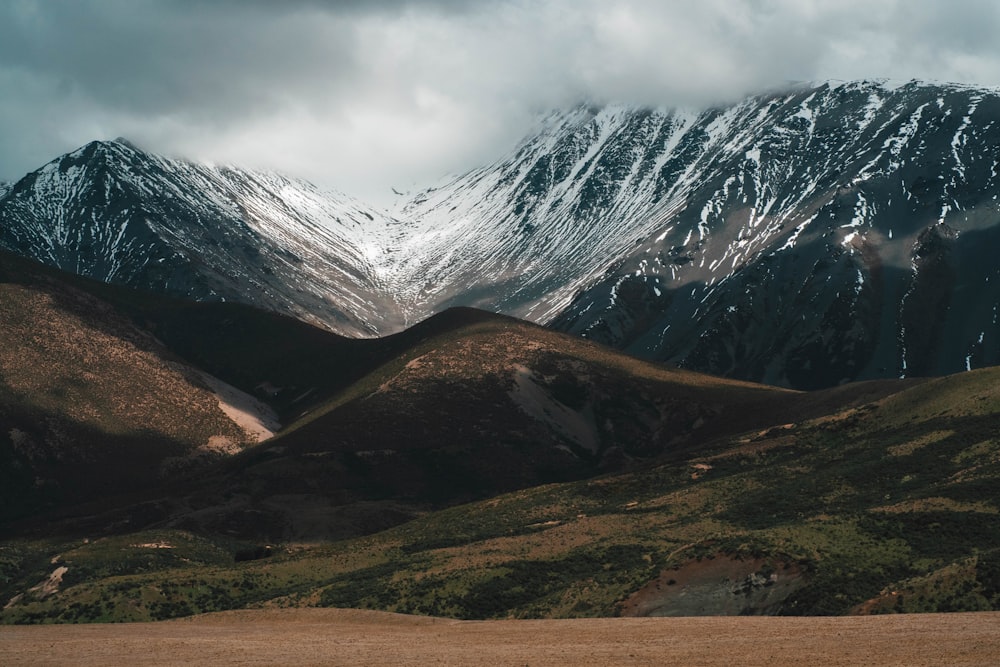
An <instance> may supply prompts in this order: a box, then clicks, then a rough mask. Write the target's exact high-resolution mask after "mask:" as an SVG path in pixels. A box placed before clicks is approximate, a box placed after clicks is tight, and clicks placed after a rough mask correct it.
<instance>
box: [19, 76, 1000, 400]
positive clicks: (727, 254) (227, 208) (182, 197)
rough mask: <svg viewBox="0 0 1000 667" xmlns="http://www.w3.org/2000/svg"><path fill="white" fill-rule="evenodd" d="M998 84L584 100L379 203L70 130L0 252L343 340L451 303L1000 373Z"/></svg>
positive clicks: (739, 355)
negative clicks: (520, 136) (514, 143)
mask: <svg viewBox="0 0 1000 667" xmlns="http://www.w3.org/2000/svg"><path fill="white" fill-rule="evenodd" d="M997 121H1000V94H998V92H997V91H994V90H984V89H976V88H970V87H961V86H950V85H935V84H923V83H917V82H911V83H908V84H904V85H897V84H890V83H887V82H878V81H875V82H846V83H825V84H820V85H810V86H801V87H798V88H795V89H792V90H788V91H784V92H777V93H770V94H764V95H758V96H755V97H751V98H748V99H746V100H744V101H742V102H740V103H738V104H734V105H731V106H728V107H719V108H713V109H708V110H704V111H698V112H693V111H678V110H670V109H637V108H629V107H623V106H607V107H603V108H592V107H588V106H581V107H578V108H576V109H571V110H569V111H565V112H560V113H555V114H552V115H550V116H549V117H548V118H546V119H545V120H544V122H542V123H541V125H540V128H539V130H538V132H537V133H535V134H534V135H532V136H530V137H529V138H528V139H527V140H525V141H524V142H523V143H522V144H521V145H520V146H518V147H517V148H515V149H514V150H513V151H511V152H510V153H509V154H508V155H506V156H505V157H503V158H501V159H500V160H498V161H497V162H495V163H494V164H492V165H488V166H486V167H482V168H479V169H476V170H473V171H471V172H469V173H468V174H466V175H464V176H461V177H459V178H456V179H453V180H451V181H449V182H446V183H444V184H443V185H441V186H440V187H437V188H433V189H430V190H427V191H424V192H422V193H420V194H418V195H416V196H415V197H413V198H412V199H411V200H410V201H409V202H407V203H406V204H404V205H403V206H401V207H400V208H399V210H397V211H396V213H395V214H394V215H389V214H385V213H378V212H376V211H374V210H372V209H369V208H367V207H365V206H364V205H362V204H359V203H357V202H354V201H353V200H350V199H349V198H347V197H344V196H342V195H337V194H335V193H327V192H321V191H318V190H317V189H316V188H314V187H312V186H310V185H308V184H306V183H303V182H300V181H294V180H291V179H287V178H283V177H281V176H277V175H274V174H258V173H253V172H248V171H244V170H240V169H236V168H212V167H205V166H199V165H193V164H190V163H186V162H181V161H176V160H166V159H164V158H160V157H156V156H152V155H148V154H144V153H141V152H140V151H137V150H135V149H134V148H133V147H131V146H129V145H128V144H127V143H122V142H110V143H95V144H90V145H88V146H87V147H84V148H83V149H80V150H79V151H76V152H75V153H72V154H70V155H68V156H64V157H63V158H60V159H59V160H56V161H54V162H52V163H50V164H49V165H47V166H46V167H44V168H43V169H41V170H39V171H37V172H34V173H33V174H29V175H28V176H27V177H25V179H22V180H21V181H20V182H18V183H16V184H15V185H14V186H13V187H12V189H11V190H10V191H9V193H8V194H7V195H6V196H5V197H3V196H0V222H2V225H3V228H2V230H0V244H2V245H3V246H4V247H8V248H11V249H13V250H15V251H16V252H20V253H22V254H26V255H29V256H32V257H35V258H38V259H41V260H42V261H45V262H48V263H51V264H55V265H57V266H61V267H63V268H68V269H70V270H74V271H77V272H79V273H84V274H86V275H92V276H95V277H99V278H101V279H104V280H111V281H117V282H123V283H126V284H130V285H133V286H138V287H147V288H152V289H158V290H166V291H169V292H173V293H177V294H182V295H185V296H189V297H193V298H199V299H210V298H216V299H218V298H226V299H238V300H241V301H246V302H250V303H254V304H257V305H260V306H262V307H265V308H269V309H272V310H277V311H279V312H287V313H290V314H293V315H296V316H298V317H300V318H303V319H307V320H309V321H312V322H316V323H318V324H322V325H323V326H326V327H327V328H330V329H333V330H334V331H338V332H342V333H347V334H351V335H373V334H384V333H388V332H391V331H395V330H398V329H399V328H401V327H403V326H405V325H407V324H410V323H413V322H415V321H417V320H419V319H422V318H424V317H426V316H428V315H430V314H431V313H434V312H438V311H440V310H443V309H444V308H446V307H448V306H452V305H471V306H477V307H480V308H484V309H487V310H493V311H496V312H502V313H507V314H512V315H516V316H520V317H524V318H527V319H530V320H534V321H537V322H540V323H545V324H549V325H551V326H553V327H556V328H559V329H562V330H565V331H571V332H575V333H578V334H580V335H583V336H586V337H589V338H592V339H595V340H600V341H603V342H605V343H608V344H610V345H613V346H616V347H619V348H622V349H625V350H627V351H629V352H631V353H634V354H636V355H638V356H642V357H645V358H652V359H658V360H664V361H670V362H674V363H678V364H681V365H684V366H688V367H691V368H695V369H699V370H705V371H710V372H714V373H717V374H721V375H729V376H735V377H740V378H745V379H752V380H762V381H766V382H773V383H777V384H783V385H790V386H795V387H815V386H829V385H832V384H837V383H839V382H842V381H845V380H852V379H863V378H872V377H889V376H898V375H920V374H937V373H947V372H953V371H958V370H962V369H963V368H973V367H978V366H981V365H986V364H993V363H1000V331H998V330H997V312H998V309H1000V280H998V276H997V275H996V274H997V271H998V267H997V266H996V263H995V262H994V261H993V259H992V257H991V248H992V247H995V243H996V242H997V241H998V240H1000V238H998V237H1000V224H998V223H1000V208H998V202H997V196H998V193H1000V178H998V175H997V169H998V165H1000V123H998V122H997Z"/></svg>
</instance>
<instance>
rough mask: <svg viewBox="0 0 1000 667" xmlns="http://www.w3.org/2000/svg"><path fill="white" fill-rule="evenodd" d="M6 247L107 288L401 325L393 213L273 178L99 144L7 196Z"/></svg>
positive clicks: (366, 331) (331, 322)
mask: <svg viewBox="0 0 1000 667" xmlns="http://www.w3.org/2000/svg"><path fill="white" fill-rule="evenodd" d="M0 221H2V226H0V245H2V246H3V247H5V248H8V249H11V250H13V251H15V252H17V253H20V254H23V255H26V256H29V257H32V258H35V259H38V260H40V261H42V262H44V263H46V264H50V265H52V266H56V267H59V268H62V269H66V270H69V271H73V272H75V273H78V274H81V275H85V276H89V277H93V278H97V279H99V280H103V281H105V282H112V283H119V284H125V285H129V286H132V287H138V288H144V289H151V290H155V291H162V292H166V293H169V294H174V295H179V296H184V297H189V298H193V299H199V300H233V301H241V302H245V303H250V304H254V305H257V306H260V307H262V308H266V309H269V310H274V311H277V312H283V313H287V314H291V315H293V316H296V317H299V318H300V319H304V320H307V321H311V322H314V323H317V324H321V325H324V326H326V327H328V328H331V329H334V330H336V331H338V332H341V333H346V334H350V335H373V334H378V333H382V332H384V331H385V327H387V326H388V325H387V323H392V322H394V321H395V315H394V308H393V301H392V300H391V299H386V298H385V296H384V295H385V293H386V289H385V286H384V285H383V284H382V283H381V282H380V278H379V276H380V275H381V274H383V273H384V271H382V270H380V268H379V266H378V263H379V262H380V261H381V260H382V257H383V255H384V253H383V252H382V247H383V246H384V243H382V242H381V241H380V240H379V239H380V234H383V233H385V232H387V231H388V230H389V228H390V225H389V222H388V221H387V220H386V219H385V218H384V216H383V214H381V213H379V212H378V211H376V210H375V209H373V208H370V207H368V206H365V205H364V204H361V203H359V202H357V201H354V200H352V199H351V198H349V197H347V196H345V195H340V194H338V193H332V192H323V191H320V190H318V189H317V188H315V187H314V186H312V185H311V184H309V183H306V182H303V181H298V180H294V179H289V178H285V177H284V176H280V175H277V174H273V173H260V172H253V171H247V170H243V169H239V168H235V167H209V166H204V165H199V164H194V163H190V162H185V161H182V160H172V159H167V158H163V157H160V156H156V155H151V154H149V153H145V152H143V151H140V150H138V149H137V148H135V147H134V146H132V145H131V144H129V143H128V142H127V141H124V140H117V141H109V142H102V141H97V142H93V143H90V144H88V145H86V146H84V147H82V148H80V149H79V150H77V151H74V152H72V153H69V154H68V155H64V156H62V157H60V158H58V159H56V160H53V161H52V162H50V163H48V164H47V165H45V166H44V167H42V168H41V169H39V170H37V171H35V172H33V173H31V174H28V175H27V176H25V177H24V178H23V179H21V180H20V181H19V182H17V183H16V184H14V186H13V187H12V188H11V189H10V191H9V192H8V193H7V196H6V197H4V198H3V199H2V200H0Z"/></svg>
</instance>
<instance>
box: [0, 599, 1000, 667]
mask: <svg viewBox="0 0 1000 667" xmlns="http://www.w3.org/2000/svg"><path fill="white" fill-rule="evenodd" d="M0 662H2V663H3V664H4V665H69V664H72V665H109V664H112V665H113V664H143V665H192V664H212V665H289V664H295V665H393V666H398V665H441V664H444V665H621V664H629V665H671V664H676V665H688V666H692V667H697V666H703V665H733V664H739V665H751V666H752V665H791V666H794V665H809V666H811V667H812V666H815V665H906V666H909V667H914V666H919V665H950V666H951V667H959V666H962V665H997V664H1000V613H994V612H990V613H974V614H919V615H898V616H868V617H857V616H855V617H840V618H775V617H735V618H734V617H728V618H726V617H707V618H690V617H689V618H613V619H586V620H564V621H563V620H560V621H484V622H470V621H451V620H444V619H432V618H422V617H411V616H400V615H395V614H385V613H379V612H364V611H352V610H336V609H295V610H273V611H272V610H266V611H264V610H261V611H237V612H227V613H221V614H208V615H205V616H199V617H194V618H189V619H181V620H176V621H167V622H161V623H133V624H121V625H76V626H66V625H63V626H30V627H25V626H20V627H10V626H8V627H0Z"/></svg>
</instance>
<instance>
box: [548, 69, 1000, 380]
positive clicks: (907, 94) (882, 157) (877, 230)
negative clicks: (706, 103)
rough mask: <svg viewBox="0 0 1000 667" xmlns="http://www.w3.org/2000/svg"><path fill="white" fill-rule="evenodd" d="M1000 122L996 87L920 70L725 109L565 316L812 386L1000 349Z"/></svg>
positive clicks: (566, 321) (673, 165)
mask: <svg viewBox="0 0 1000 667" xmlns="http://www.w3.org/2000/svg"><path fill="white" fill-rule="evenodd" d="M673 118H676V116H670V115H666V116H664V123H665V124H670V123H673V124H676V123H677V122H678V121H676V120H672V119H673ZM998 120H1000V95H998V93H997V92H996V91H985V90H977V89H973V88H965V87H957V86H936V85H925V84H918V83H910V84H906V85H903V86H898V87H897V86H892V85H889V84H886V83H878V82H869V83H846V84H840V85H831V84H827V85H822V86H819V87H813V88H804V89H801V90H798V91H795V92H792V93H787V94H780V95H766V96H760V97H755V98H751V99H749V100H746V101H745V102H743V103H741V104H738V105H735V106H733V107H731V108H727V109H716V110H712V111H708V112H705V113H703V114H701V115H700V116H699V117H698V118H696V119H695V120H694V121H693V122H692V123H691V125H690V127H689V129H688V130H687V131H686V132H685V133H684V136H683V137H682V138H681V140H680V141H679V142H678V143H677V145H676V147H675V148H673V150H672V151H670V153H671V155H672V156H673V158H671V159H668V160H667V161H666V163H665V165H666V166H665V167H664V168H662V169H661V177H662V179H661V180H660V181H659V183H658V190H657V192H658V193H660V192H662V193H663V194H662V195H659V196H657V197H656V198H655V204H654V205H653V207H652V208H651V209H650V212H649V213H648V214H646V215H645V216H644V217H642V218H641V219H640V220H638V221H636V223H635V224H633V225H631V226H630V227H629V229H630V230H634V234H633V235H632V236H631V237H630V238H628V239H627V241H629V242H633V243H634V244H635V245H634V247H633V248H631V249H630V250H629V251H628V252H626V253H622V254H616V255H615V256H614V257H613V263H611V264H610V267H609V269H608V270H607V271H606V272H605V274H604V276H603V278H602V279H601V280H600V281H598V283H596V284H593V285H591V286H590V287H589V288H588V289H587V290H585V291H584V292H582V293H581V294H579V295H578V296H577V297H576V299H575V301H574V303H573V305H572V306H571V307H570V308H568V309H566V310H565V311H564V312H563V313H561V314H560V316H559V317H558V318H557V319H556V320H555V322H553V323H552V324H553V325H554V326H556V327H557V328H561V329H564V330H567V331H574V332H577V333H581V334H583V335H586V336H588V337H591V338H594V339H597V340H602V341H605V342H607V343H610V344H612V345H615V346H617V347H621V348H624V349H626V350H629V351H631V352H633V353H635V354H638V355H640V356H644V357H652V358H657V359H662V360H670V361H674V362H677V363H680V364H682V365H684V366H689V367H692V368H697V369H700V370H705V371H710V372H713V373H718V374H723V375H731V376H736V377H742V378H746V379H753V380H761V381H765V382H773V383H777V384H785V385H791V386H796V387H803V388H805V387H819V386H830V385H833V384H837V383H839V382H843V381H845V380H854V379H863V378H874V377H887V376H900V375H906V376H909V375H928V374H940V373H947V372H955V371H958V370H962V369H965V368H972V367H977V366H981V365H987V364H996V363H1000V331H998V328H997V309H998V305H1000V284H998V280H997V278H998V277H1000V265H998V263H997V262H996V261H995V260H994V259H993V258H992V257H991V254H992V253H991V248H996V247H998V245H997V244H998V241H1000V226H998V223H1000V206H998V202H997V197H998V194H1000V178H998V174H997V166H998V164H1000V125H998V123H997V121H998Z"/></svg>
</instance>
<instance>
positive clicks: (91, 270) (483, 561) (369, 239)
mask: <svg viewBox="0 0 1000 667" xmlns="http://www.w3.org/2000/svg"><path fill="white" fill-rule="evenodd" d="M998 100H1000V97H998V95H997V93H995V92H991V91H987V90H979V89H974V88H964V87H958V86H938V85H929V84H919V83H910V84H905V85H901V86H893V85H890V84H888V83H885V82H860V83H858V82H855V83H843V84H823V85H819V86H803V87H800V88H796V89H794V90H791V91H784V92H781V93H771V94H766V95H760V96H756V97H753V98H750V99H748V100H746V101H744V102H742V103H740V104H736V105H733V106H730V107H724V108H716V109H710V110H708V111H702V112H697V113H686V112H682V111H677V110H662V109H661V110H656V109H631V108H626V107H603V108H591V107H586V106H583V107H579V108H576V109H573V110H570V111H568V112H560V113H556V114H553V115H551V116H549V117H547V118H546V119H545V120H544V121H543V122H542V124H541V126H540V128H539V130H538V132H537V133H536V134H534V135H532V136H531V137H529V138H528V139H527V140H526V141H525V142H524V143H523V144H522V145H520V146H519V147H517V148H516V149H515V150H514V151H512V152H511V153H510V154H509V155H507V156H506V157H504V158H502V159H500V160H499V161H497V162H496V163H495V164H493V165H490V166H487V167H484V168H481V169H478V170H475V171H472V172H470V173H469V174H466V175H464V176H461V177H458V178H455V179H450V180H446V181H444V182H443V183H442V184H441V185H440V186H439V187H437V188H433V189H430V190H426V191H424V192H421V193H418V194H416V195H415V196H413V197H412V198H410V199H408V200H407V201H403V202H400V205H399V206H398V207H397V208H396V209H394V210H391V211H385V210H383V211H378V210H376V209H374V208H372V207H369V206H366V205H364V204H363V203H360V202H357V201H356V200H353V199H351V198H349V197H347V196H345V195H341V194H337V193H332V192H328V191H323V190H320V189H318V188H316V187H314V186H312V185H310V184H308V183H305V182H303V181H297V180H294V179H290V178H287V177H284V176H281V175H277V174H273V173H259V172H253V171H249V170H244V169H239V168H236V167H218V166H210V165H199V164H194V163H191V162H187V161H183V160H177V159H168V158H164V157H160V156H156V155H152V154H149V153H146V152H144V151H141V150H139V149H137V148H136V147H135V146H133V145H131V144H130V143H128V142H127V141H124V140H116V141H111V142H95V143H91V144H88V145H87V146H85V147H83V148H81V149H79V150H77V151H74V152H73V153H70V154H68V155H66V156H63V157H61V158H58V159H56V160H54V161H53V162H51V163H49V164H48V165H45V166H44V167H42V168H41V169H39V170H37V171H35V172H33V173H31V174H29V175H27V176H26V177H25V178H23V179H21V180H20V181H18V182H16V183H12V184H8V185H4V186H2V187H0V245H2V246H3V248H4V249H0V605H2V609H0V622H3V623H35V622H83V621H135V620H154V619H163V618H172V617H177V616H186V615H190V614H194V613H198V612H205V611H218V610H224V609H234V608H246V607H253V606H268V607H282V606H343V607H353V608H370V609H381V610H388V611H396V612H405V613H420V614H431V615H439V616H451V617H457V618H505V617H552V616H564V617H566V616H577V617H579V616H608V615H638V616H649V615H654V616H655V615H666V616H669V615H692V614H694V615H698V614H868V613H886V612H910V611H967V610H992V609H1000V532H998V531H997V529H996V525H997V523H996V521H995V518H996V516H997V514H1000V498H998V496H997V491H996V490H997V488H1000V487H998V485H997V482H998V479H1000V439H998V438H997V437H996V428H995V426H996V416H997V414H998V413H1000V390H998V387H1000V382H998V380H1000V377H998V376H1000V370H998V368H996V367H988V366H990V365H991V364H995V363H996V353H997V349H996V348H997V337H996V332H995V331H994V329H995V326H996V312H997V307H998V303H1000V298H998V297H1000V295H997V294H996V293H995V289H996V287H995V283H996V280H995V279H994V272H996V271H997V265H996V263H995V262H993V261H992V259H991V257H990V252H989V247H990V242H991V235H993V234H996V233H998V232H997V229H998V227H997V224H996V223H997V222H998V221H1000V220H998V215H997V213H998V212H997V206H998V204H997V194H994V193H1000V190H998V188H997V183H996V182H995V180H996V165H997V164H998V162H1000V156H995V153H996V152H997V151H1000V149H998V148H997V147H996V146H997V145H998V143H997V141H996V137H994V133H995V132H997V131H1000V130H997V129H996V123H995V122H994V119H995V117H996V115H997V113H998V112H1000V106H998V104H997V103H998ZM532 320H534V321H532ZM703 370H707V371H711V374H706V373H704V372H702V371H703ZM948 373H950V374H948ZM927 375H941V376H942V377H936V378H928V377H919V376H927ZM761 381H763V383H762V382H761ZM782 385H784V386H782Z"/></svg>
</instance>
